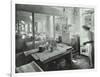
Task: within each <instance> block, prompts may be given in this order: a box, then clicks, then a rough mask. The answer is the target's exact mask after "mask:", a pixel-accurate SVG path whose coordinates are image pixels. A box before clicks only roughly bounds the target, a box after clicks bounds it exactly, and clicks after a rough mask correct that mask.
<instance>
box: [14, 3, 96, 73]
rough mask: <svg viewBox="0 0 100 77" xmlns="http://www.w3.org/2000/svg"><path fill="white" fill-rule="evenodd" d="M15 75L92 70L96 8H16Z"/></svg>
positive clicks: (31, 6) (37, 6) (41, 6)
mask: <svg viewBox="0 0 100 77" xmlns="http://www.w3.org/2000/svg"><path fill="white" fill-rule="evenodd" d="M15 8H16V10H15V51H14V52H15V72H16V73H26V72H41V71H60V70H77V69H93V68H94V67H95V63H94V9H93V8H84V7H67V6H66V7H63V6H46V5H27V4H16V5H15Z"/></svg>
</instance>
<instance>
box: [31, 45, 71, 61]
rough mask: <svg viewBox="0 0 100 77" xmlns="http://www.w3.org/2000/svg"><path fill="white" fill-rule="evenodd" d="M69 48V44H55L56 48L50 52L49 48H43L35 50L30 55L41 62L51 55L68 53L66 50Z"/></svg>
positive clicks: (51, 56)
mask: <svg viewBox="0 0 100 77" xmlns="http://www.w3.org/2000/svg"><path fill="white" fill-rule="evenodd" d="M71 48H72V47H71V46H67V45H65V44H57V48H56V49H54V50H53V51H52V52H50V51H49V50H45V51H43V52H37V53H34V54H31V55H32V57H33V58H34V59H35V60H40V61H41V62H44V61H46V60H48V59H51V58H53V57H56V56H58V55H60V54H64V53H66V54H67V53H70V52H69V51H67V50H68V49H71Z"/></svg>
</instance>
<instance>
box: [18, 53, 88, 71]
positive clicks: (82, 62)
mask: <svg viewBox="0 0 100 77" xmlns="http://www.w3.org/2000/svg"><path fill="white" fill-rule="evenodd" d="M32 60H33V59H32V58H31V57H25V56H24V55H23V53H22V54H21V55H20V56H19V57H18V58H17V59H16V62H17V63H16V66H17V67H19V66H22V65H25V64H28V63H29V62H31V61H32ZM69 66H70V64H68V63H67V61H66V60H65V59H61V60H59V62H58V63H56V64H51V65H50V66H49V67H50V69H49V70H47V71H56V70H58V71H59V70H76V69H89V68H90V66H89V59H88V57H86V56H83V55H81V56H75V57H74V58H73V59H72V65H71V68H70V67H69Z"/></svg>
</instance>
